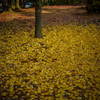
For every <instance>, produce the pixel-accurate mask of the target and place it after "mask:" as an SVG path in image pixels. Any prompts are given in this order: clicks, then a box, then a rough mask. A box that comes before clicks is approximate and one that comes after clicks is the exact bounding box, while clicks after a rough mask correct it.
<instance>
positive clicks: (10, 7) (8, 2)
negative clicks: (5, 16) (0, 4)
mask: <svg viewBox="0 0 100 100" xmlns="http://www.w3.org/2000/svg"><path fill="white" fill-rule="evenodd" d="M11 3H12V0H7V6H8V11H12V6H11Z"/></svg>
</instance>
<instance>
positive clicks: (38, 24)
mask: <svg viewBox="0 0 100 100" xmlns="http://www.w3.org/2000/svg"><path fill="white" fill-rule="evenodd" d="M35 2H36V4H35V38H42V0H36V1H35Z"/></svg>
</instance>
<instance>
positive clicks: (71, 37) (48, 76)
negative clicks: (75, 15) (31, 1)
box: [0, 24, 100, 100]
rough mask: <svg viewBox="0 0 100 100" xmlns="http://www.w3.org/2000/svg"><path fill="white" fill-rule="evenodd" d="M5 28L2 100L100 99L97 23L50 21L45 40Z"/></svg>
mask: <svg viewBox="0 0 100 100" xmlns="http://www.w3.org/2000/svg"><path fill="white" fill-rule="evenodd" d="M0 32H1V33H0V93H1V94H0V98H1V99H2V100H11V99H14V100H24V99H25V100H26V99H27V100H35V99H36V100H56V99H57V100H67V99H68V100H100V28H99V27H98V26H96V25H95V24H91V25H84V26H81V25H80V26H78V25H76V24H74V25H54V26H52V27H49V26H47V28H44V29H43V36H44V38H43V39H34V38H33V32H30V33H28V32H25V31H20V32H19V33H18V34H12V31H11V30H8V31H7V32H6V33H5V34H4V32H3V31H0Z"/></svg>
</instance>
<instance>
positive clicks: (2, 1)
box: [1, 0, 5, 11]
mask: <svg viewBox="0 0 100 100" xmlns="http://www.w3.org/2000/svg"><path fill="white" fill-rule="evenodd" d="M1 3H2V9H3V11H4V10H5V3H4V0H1Z"/></svg>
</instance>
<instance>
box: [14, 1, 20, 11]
mask: <svg viewBox="0 0 100 100" xmlns="http://www.w3.org/2000/svg"><path fill="white" fill-rule="evenodd" d="M15 9H16V10H18V9H20V7H19V0H15Z"/></svg>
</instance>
